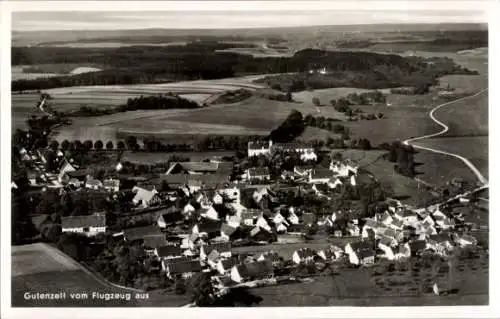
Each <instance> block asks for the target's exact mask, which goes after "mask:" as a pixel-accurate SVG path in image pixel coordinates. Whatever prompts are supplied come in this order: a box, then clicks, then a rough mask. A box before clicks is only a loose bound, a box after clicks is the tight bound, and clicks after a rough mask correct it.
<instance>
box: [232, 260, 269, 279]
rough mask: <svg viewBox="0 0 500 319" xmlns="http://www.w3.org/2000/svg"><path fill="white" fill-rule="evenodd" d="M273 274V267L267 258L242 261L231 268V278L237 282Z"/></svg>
mask: <svg viewBox="0 0 500 319" xmlns="http://www.w3.org/2000/svg"><path fill="white" fill-rule="evenodd" d="M273 276H274V269H273V265H272V263H271V262H270V261H269V260H262V261H255V262H251V263H244V264H241V265H236V266H234V267H233V268H232V269H231V279H232V280H233V281H235V282H237V283H242V282H247V281H253V280H258V279H266V278H271V277H273Z"/></svg>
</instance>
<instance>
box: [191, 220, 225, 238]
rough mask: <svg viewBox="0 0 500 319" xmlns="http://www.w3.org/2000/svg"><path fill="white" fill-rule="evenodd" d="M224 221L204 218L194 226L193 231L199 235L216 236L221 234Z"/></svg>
mask: <svg viewBox="0 0 500 319" xmlns="http://www.w3.org/2000/svg"><path fill="white" fill-rule="evenodd" d="M221 226H222V221H220V220H209V219H202V220H201V221H200V222H198V223H197V224H196V225H194V226H193V229H192V233H193V234H198V236H200V237H202V236H206V237H208V238H215V237H217V236H218V235H219V234H220V230H221Z"/></svg>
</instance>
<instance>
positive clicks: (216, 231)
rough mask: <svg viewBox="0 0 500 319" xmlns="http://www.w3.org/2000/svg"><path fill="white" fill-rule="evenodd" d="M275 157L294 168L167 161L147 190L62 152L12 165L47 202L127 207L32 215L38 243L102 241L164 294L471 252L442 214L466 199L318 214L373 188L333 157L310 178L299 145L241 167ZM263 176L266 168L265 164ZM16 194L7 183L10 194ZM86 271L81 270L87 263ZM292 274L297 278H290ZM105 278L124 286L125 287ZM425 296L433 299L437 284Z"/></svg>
mask: <svg viewBox="0 0 500 319" xmlns="http://www.w3.org/2000/svg"><path fill="white" fill-rule="evenodd" d="M276 154H278V155H279V156H282V157H284V159H285V160H286V158H288V157H290V156H294V158H295V159H296V161H295V162H296V165H295V166H294V167H293V170H283V171H282V172H281V175H279V176H277V175H276V174H271V173H270V168H269V167H268V166H266V165H262V163H261V165H255V166H254V167H249V166H248V165H247V166H246V168H245V169H242V167H236V166H239V164H238V165H235V163H234V162H231V161H224V160H222V159H220V158H212V159H209V160H206V161H201V162H191V161H173V162H170V163H169V165H168V167H166V168H165V169H164V170H163V171H162V173H161V174H160V175H161V176H160V178H159V179H155V180H154V181H152V180H148V179H145V178H142V179H141V178H137V177H133V176H127V174H125V173H123V170H124V165H123V164H122V163H120V162H117V163H116V164H115V165H114V172H112V173H110V174H100V175H101V176H99V177H96V176H92V175H91V174H90V173H89V170H87V169H85V167H79V166H78V165H76V164H75V163H74V160H73V159H72V158H71V157H68V156H67V155H70V154H69V153H68V152H66V153H65V152H64V151H63V150H61V149H56V150H54V149H51V148H50V147H47V148H42V149H37V150H31V151H27V150H26V149H24V148H22V149H20V150H19V156H20V159H21V161H22V162H23V163H24V165H25V166H26V167H29V171H28V173H27V179H28V184H29V187H32V188H36V189H37V190H38V191H39V192H41V193H42V194H43V193H44V192H54V191H56V192H57V193H58V196H59V197H60V198H61V201H62V200H63V199H64V198H65V197H66V196H68V194H79V193H81V194H83V193H89V192H90V194H91V195H90V196H97V195H96V194H100V196H104V197H105V199H106V201H108V202H119V201H122V202H123V201H126V202H127V205H128V206H129V207H130V209H129V210H128V211H126V212H121V213H120V212H118V213H115V214H110V213H106V212H105V211H103V210H101V211H93V210H92V209H89V210H88V211H87V212H86V213H85V214H81V215H78V214H75V213H76V212H74V211H73V212H72V213H70V214H69V215H67V216H62V217H61V216H57V215H56V214H50V213H48V212H47V213H45V214H38V215H32V216H31V220H32V223H33V225H34V227H35V228H36V229H37V230H38V232H39V233H40V234H42V235H41V236H42V238H43V237H50V236H49V235H47V236H45V235H44V234H46V233H50V232H51V231H53V226H54V225H57V226H58V227H60V232H61V233H62V235H64V234H66V235H68V234H70V235H68V236H71V234H76V236H84V237H85V238H88V239H89V240H88V241H87V242H86V243H88V244H89V245H93V244H96V243H101V244H102V243H103V242H106V241H107V240H110V239H109V238H111V240H112V241H113V242H114V245H116V243H121V244H123V243H125V244H126V245H129V246H130V247H134V249H135V252H134V256H135V258H136V259H135V260H134V261H133V263H134V264H141V265H142V266H141V267H143V268H147V270H146V273H148V274H150V273H154V274H155V276H157V277H158V276H159V277H164V278H166V280H170V281H173V282H175V281H177V280H187V279H189V278H191V277H192V276H193V275H194V274H196V273H205V274H208V275H210V276H211V280H212V283H213V285H214V287H216V288H217V289H219V291H227V290H228V289H231V288H234V287H241V286H245V287H252V286H255V285H276V284H279V283H280V282H281V281H283V280H285V281H286V280H291V279H296V280H298V277H301V278H304V277H307V276H308V274H310V273H314V272H320V271H322V270H324V269H325V268H327V266H328V265H335V264H342V265H348V266H349V267H371V266H374V265H376V264H377V263H380V262H386V261H404V260H407V259H409V258H416V257H417V258H418V256H423V255H429V254H430V255H437V256H440V257H442V258H448V257H449V256H452V255H453V253H454V251H455V250H456V249H459V248H464V247H474V246H476V245H477V244H478V240H477V239H476V238H474V237H473V236H471V235H470V234H469V232H468V230H470V229H471V228H472V227H473V225H471V224H470V223H467V222H466V221H465V220H464V216H463V215H462V213H460V209H457V210H455V209H453V208H454V205H455V206H456V205H458V206H459V205H460V204H463V203H468V202H469V201H470V198H469V197H470V196H461V195H459V196H456V197H455V198H454V199H453V200H452V201H450V200H447V201H445V202H444V203H443V204H434V205H431V206H429V207H426V208H415V207H411V206H409V205H404V204H402V203H401V202H400V201H399V200H396V199H393V198H389V197H386V196H383V195H381V196H382V197H380V196H379V198H378V199H380V198H383V203H382V205H380V203H378V206H377V208H376V209H375V210H372V211H371V212H370V213H368V214H367V213H366V211H365V212H364V213H359V212H355V211H353V210H351V209H350V208H348V209H347V208H346V206H344V207H342V206H339V207H337V209H335V208H333V206H331V205H327V203H329V202H332V201H334V198H337V199H338V198H339V196H343V195H342V194H343V193H345V192H346V188H349V189H350V190H351V192H352V191H353V190H354V191H355V190H356V188H358V187H359V185H362V184H366V183H367V182H366V180H367V178H368V180H371V179H373V177H372V176H367V174H366V172H364V171H363V170H362V169H360V168H359V167H358V165H357V163H356V162H355V161H353V160H351V159H344V158H342V156H339V155H335V156H333V157H332V158H330V160H329V164H328V165H326V167H323V166H320V165H318V163H317V161H318V154H317V150H315V149H314V148H313V147H311V146H310V145H307V144H303V143H273V142H272V141H270V140H269V141H253V142H249V143H248V149H247V154H246V157H247V158H246V160H247V161H248V163H250V164H251V163H256V162H264V163H265V161H261V160H260V159H262V158H271V157H273V158H275V156H276ZM49 162H50V163H49ZM48 163H49V164H50V165H48ZM265 164H268V165H269V166H272V163H271V161H268V163H265ZM47 168H49V169H47ZM105 175H109V176H105ZM18 188H19V187H18V185H17V184H16V182H15V181H13V182H12V190H13V192H16V191H17V190H18ZM124 194H127V195H124ZM469 194H471V193H469ZM42 196H43V195H42ZM299 198H301V200H298V199H299ZM311 203H316V204H314V205H316V206H315V207H313V206H314V205H313V204H311ZM318 203H319V204H318ZM318 205H320V206H321V205H322V208H321V209H318ZM47 225H49V227H47ZM59 225H60V226H59ZM105 236H106V237H105ZM106 238H107V239H106ZM309 242H312V243H314V246H312V247H314V249H313V248H310V247H309V246H308V243H309ZM318 243H321V244H322V245H320V246H318ZM291 244H299V246H297V247H299V248H297V249H296V250H295V251H294V252H293V253H292V254H291V256H290V254H288V255H287V256H283V255H281V254H280V250H279V249H275V248H276V247H280V246H281V247H287V246H288V245H291ZM267 246H272V247H273V248H270V249H266V247H267ZM253 247H254V248H256V249H252V248H253ZM317 247H321V249H317ZM137 249H138V250H139V252H137ZM62 250H63V251H64V248H63V249H62ZM110 258H112V257H110ZM101 263H106V261H105V260H104V261H101ZM86 264H90V266H91V267H92V262H89V261H86ZM106 267H107V266H105V265H104V266H103V265H101V266H100V268H101V269H104V268H106ZM300 267H302V268H300ZM94 268H95V269H97V271H99V269H100V268H99V267H94ZM298 268H300V269H306V270H305V271H303V272H300V271H295V272H294V271H293V269H298ZM311 268H312V269H313V270H312V271H308V270H307V269H311ZM130 271H132V270H130ZM131 276H132V277H133V275H131ZM116 278H121V279H119V281H120V284H123V285H130V284H131V283H132V282H133V281H127V280H126V279H123V276H122V277H120V276H118V277H116ZM146 286H147V285H146ZM154 288H155V285H152V286H151V287H149V288H147V289H154ZM434 292H435V293H436V292H439V288H438V287H437V285H436V284H434Z"/></svg>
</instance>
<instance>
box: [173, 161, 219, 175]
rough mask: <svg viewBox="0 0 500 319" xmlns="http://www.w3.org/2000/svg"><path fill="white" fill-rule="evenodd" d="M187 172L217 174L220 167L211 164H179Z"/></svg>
mask: <svg viewBox="0 0 500 319" xmlns="http://www.w3.org/2000/svg"><path fill="white" fill-rule="evenodd" d="M179 164H180V165H181V166H182V168H183V169H185V170H186V171H197V172H214V173H215V172H216V171H217V168H218V167H219V165H218V164H217V163H211V162H182V163H179Z"/></svg>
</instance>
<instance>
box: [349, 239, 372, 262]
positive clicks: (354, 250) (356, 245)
mask: <svg viewBox="0 0 500 319" xmlns="http://www.w3.org/2000/svg"><path fill="white" fill-rule="evenodd" d="M344 250H345V253H346V254H347V255H348V256H349V262H350V263H351V264H354V265H369V264H373V263H374V262H375V251H374V250H373V247H372V245H371V244H370V243H369V242H365V241H361V242H353V243H348V244H347V245H346V246H345V249H344Z"/></svg>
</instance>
